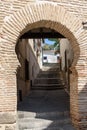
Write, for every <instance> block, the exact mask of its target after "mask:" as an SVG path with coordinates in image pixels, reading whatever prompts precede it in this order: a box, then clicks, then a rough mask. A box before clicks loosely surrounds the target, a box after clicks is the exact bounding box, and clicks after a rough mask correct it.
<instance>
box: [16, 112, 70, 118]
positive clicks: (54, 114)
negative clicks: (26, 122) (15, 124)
mask: <svg viewBox="0 0 87 130" xmlns="http://www.w3.org/2000/svg"><path fill="white" fill-rule="evenodd" d="M60 116H62V117H68V116H69V111H60V112H59V111H54V112H37V113H35V112H29V111H25V112H23V111H18V118H28V117H29V118H45V119H49V118H50V119H53V118H58V117H60Z"/></svg>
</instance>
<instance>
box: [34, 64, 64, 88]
mask: <svg viewBox="0 0 87 130" xmlns="http://www.w3.org/2000/svg"><path fill="white" fill-rule="evenodd" d="M56 89H64V82H63V80H62V79H61V72H60V71H59V69H58V68H57V67H56V68H55V67H54V68H51V69H50V70H49V69H48V70H46V71H45V70H42V71H40V73H39V74H38V76H37V78H36V79H35V80H34V82H33V85H32V90H56Z"/></svg>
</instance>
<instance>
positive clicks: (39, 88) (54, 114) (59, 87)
mask: <svg viewBox="0 0 87 130" xmlns="http://www.w3.org/2000/svg"><path fill="white" fill-rule="evenodd" d="M56 65H57V64H56ZM49 81H50V82H49ZM69 106H70V105H69V95H68V94H67V93H66V92H65V90H64V83H63V81H62V77H61V73H60V71H59V68H57V67H56V66H55V67H54V66H52V67H49V65H48V66H45V67H43V70H42V71H41V72H40V73H39V74H38V76H37V78H36V79H35V81H34V83H33V85H32V90H31V92H30V94H29V96H27V97H25V98H24V100H23V101H22V102H20V103H19V104H18V125H19V129H20V130H75V128H74V127H73V126H72V124H71V119H70V113H69Z"/></svg>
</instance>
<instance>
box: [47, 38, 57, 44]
mask: <svg viewBox="0 0 87 130" xmlns="http://www.w3.org/2000/svg"><path fill="white" fill-rule="evenodd" d="M45 43H46V44H49V45H53V44H54V43H55V41H50V40H48V39H47V38H46V39H45Z"/></svg>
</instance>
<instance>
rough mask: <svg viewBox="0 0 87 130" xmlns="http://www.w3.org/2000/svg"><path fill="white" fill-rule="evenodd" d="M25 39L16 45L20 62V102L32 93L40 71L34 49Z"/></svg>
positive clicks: (18, 97) (18, 69)
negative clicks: (33, 84) (34, 81)
mask: <svg viewBox="0 0 87 130" xmlns="http://www.w3.org/2000/svg"><path fill="white" fill-rule="evenodd" d="M24 40H25V39H23V42H22V41H21V42H18V43H17V45H16V54H17V57H18V60H19V63H20V65H19V66H18V68H17V74H16V79H17V100H18V102H19V101H22V100H23V98H24V97H25V96H27V95H28V94H29V93H30V89H31V87H32V81H33V80H34V78H35V76H36V75H37V74H38V73H39V71H40V66H39V64H38V61H37V57H36V56H35V53H34V51H33V50H32V48H31V47H30V45H29V43H28V40H25V41H24ZM36 70H37V71H36Z"/></svg>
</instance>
